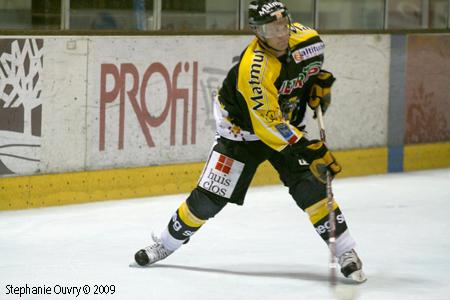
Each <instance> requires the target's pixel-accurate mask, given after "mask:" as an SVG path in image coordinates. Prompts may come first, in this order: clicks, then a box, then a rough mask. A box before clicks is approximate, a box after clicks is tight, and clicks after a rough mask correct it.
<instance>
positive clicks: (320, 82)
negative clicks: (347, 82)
mask: <svg viewBox="0 0 450 300" xmlns="http://www.w3.org/2000/svg"><path fill="white" fill-rule="evenodd" d="M335 80H336V78H334V76H333V74H331V73H330V72H328V71H325V70H321V71H320V73H319V75H318V76H317V79H316V81H315V82H314V83H313V85H312V87H311V92H310V95H309V96H310V97H309V100H308V105H309V107H311V109H312V110H315V109H316V108H317V107H318V106H319V105H320V107H321V108H322V112H323V113H325V111H326V110H327V108H328V106H330V103H331V86H332V85H333V82H334V81H335ZM315 117H316V116H315V114H314V118H315Z"/></svg>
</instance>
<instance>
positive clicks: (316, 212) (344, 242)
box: [305, 198, 355, 257]
mask: <svg viewBox="0 0 450 300" xmlns="http://www.w3.org/2000/svg"><path fill="white" fill-rule="evenodd" d="M327 201H328V199H327V198H325V199H322V200H320V201H319V202H317V203H315V204H313V205H311V206H310V207H308V208H306V209H305V211H306V213H308V215H309V219H310V221H311V223H312V224H313V225H314V228H315V229H316V231H317V233H318V234H319V235H320V237H321V238H322V239H323V240H324V241H325V242H328V230H329V229H330V222H329V220H328V215H329V213H328V206H327ZM333 210H334V213H335V216H336V238H337V239H336V250H339V251H336V252H339V253H341V251H344V250H346V251H348V250H351V249H352V248H353V247H354V244H355V242H354V240H353V238H352V237H351V236H350V233H349V232H348V230H347V223H346V222H345V218H344V215H343V214H342V212H341V210H340V209H339V206H338V205H337V203H336V202H335V201H334V202H333ZM344 233H346V234H345V235H344ZM341 235H342V238H341ZM350 246H351V247H352V248H350V249H348V250H347V248H348V247H350ZM344 252H345V251H344ZM342 253H343V252H342ZM338 257H339V256H338Z"/></svg>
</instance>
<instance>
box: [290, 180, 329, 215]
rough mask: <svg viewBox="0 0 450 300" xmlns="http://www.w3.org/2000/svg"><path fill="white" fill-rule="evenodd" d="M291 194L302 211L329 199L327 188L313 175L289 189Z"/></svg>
mask: <svg viewBox="0 0 450 300" xmlns="http://www.w3.org/2000/svg"><path fill="white" fill-rule="evenodd" d="M289 193H290V194H291V195H292V197H293V198H294V200H295V202H296V203H297V205H298V206H299V207H300V208H301V209H302V210H306V208H308V207H310V206H312V205H314V204H316V203H317V202H319V201H321V200H322V199H324V198H326V197H327V187H326V185H325V184H323V183H322V182H320V181H319V180H317V179H316V178H315V177H314V176H313V175H311V176H308V177H307V178H305V179H303V180H301V181H300V182H298V183H297V184H295V185H294V186H291V187H290V188H289Z"/></svg>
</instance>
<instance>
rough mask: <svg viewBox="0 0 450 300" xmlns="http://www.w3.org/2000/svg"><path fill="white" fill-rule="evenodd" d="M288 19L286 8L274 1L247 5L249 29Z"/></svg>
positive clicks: (264, 0)
mask: <svg viewBox="0 0 450 300" xmlns="http://www.w3.org/2000/svg"><path fill="white" fill-rule="evenodd" d="M282 17H289V12H288V10H287V8H286V6H285V5H284V4H283V3H281V2H279V1H275V0H254V1H252V2H250V4H249V5H248V24H249V25H250V27H251V28H253V27H254V26H258V25H263V24H267V23H271V22H273V21H277V20H279V19H280V18H282Z"/></svg>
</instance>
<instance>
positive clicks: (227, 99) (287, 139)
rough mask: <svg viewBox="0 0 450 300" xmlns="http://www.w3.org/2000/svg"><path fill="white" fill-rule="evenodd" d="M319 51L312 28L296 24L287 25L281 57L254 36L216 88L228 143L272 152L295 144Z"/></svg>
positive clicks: (316, 71)
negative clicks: (260, 145)
mask: <svg viewBox="0 0 450 300" xmlns="http://www.w3.org/2000/svg"><path fill="white" fill-rule="evenodd" d="M324 47H325V46H324V43H323V42H322V40H321V39H320V37H319V35H318V33H317V32H316V31H315V30H313V29H311V28H309V27H306V26H303V25H301V24H299V23H294V24H292V25H291V33H290V38H289V51H288V53H287V54H285V55H283V56H281V57H276V56H274V55H273V54H272V53H271V52H270V51H268V50H267V49H266V48H264V47H263V46H262V45H261V44H260V42H259V41H258V39H257V38H255V39H254V40H253V41H252V42H251V43H250V44H249V45H248V46H247V48H246V49H245V50H244V52H243V53H242V55H241V57H240V61H239V62H238V63H237V64H236V65H235V66H234V67H233V68H232V69H231V70H230V71H229V72H228V74H227V77H226V78H225V80H224V82H223V85H222V87H221V89H220V90H219V94H218V98H217V99H216V105H215V111H214V114H215V118H216V122H217V130H218V133H219V134H220V135H221V136H224V137H225V138H228V139H232V140H258V139H259V140H261V141H262V142H264V143H265V144H267V145H268V146H270V147H271V148H273V149H275V150H277V151H281V150H283V149H284V148H285V147H286V145H288V144H292V143H295V142H296V141H297V140H298V139H299V138H300V137H301V136H302V132H301V131H300V129H299V128H298V126H300V125H301V122H302V120H303V118H304V115H305V111H306V107H307V105H306V104H307V100H308V98H309V92H310V88H311V85H312V83H313V82H314V80H315V78H316V77H317V75H318V74H319V72H320V70H321V68H322V64H323V57H324V56H323V52H324Z"/></svg>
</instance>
